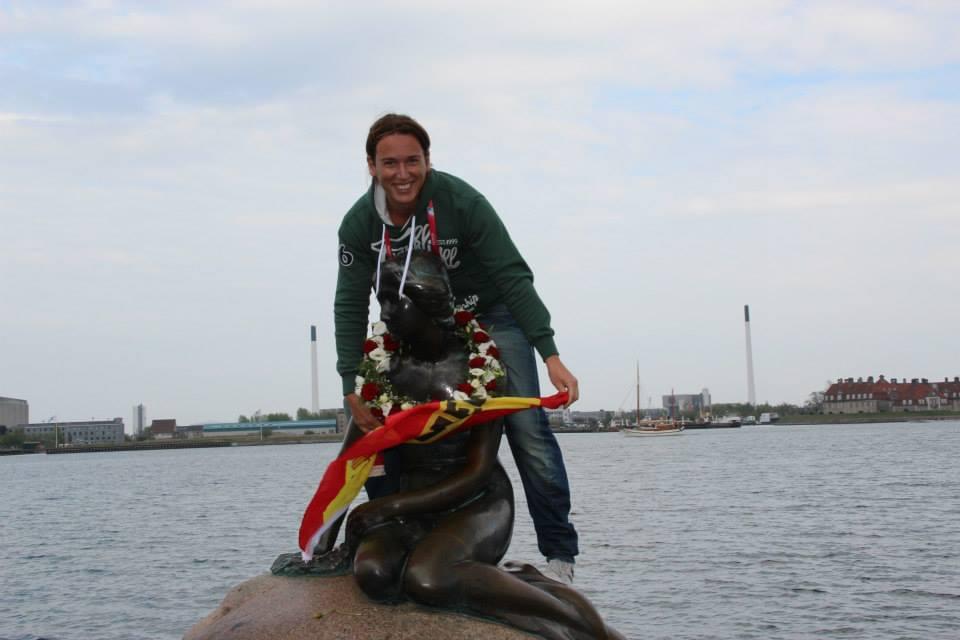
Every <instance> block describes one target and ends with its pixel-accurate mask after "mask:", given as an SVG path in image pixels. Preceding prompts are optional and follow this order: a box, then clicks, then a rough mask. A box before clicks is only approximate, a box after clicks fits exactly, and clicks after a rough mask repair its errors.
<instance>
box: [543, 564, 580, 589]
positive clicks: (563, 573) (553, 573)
mask: <svg viewBox="0 0 960 640" xmlns="http://www.w3.org/2000/svg"><path fill="white" fill-rule="evenodd" d="M543 575H545V576H547V577H548V578H553V579H554V580H557V581H558V582H562V583H563V584H573V563H572V562H567V561H565V560H560V559H558V558H551V559H550V560H547V568H546V570H545V571H544V572H543Z"/></svg>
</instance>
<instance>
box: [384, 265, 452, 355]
mask: <svg viewBox="0 0 960 640" xmlns="http://www.w3.org/2000/svg"><path fill="white" fill-rule="evenodd" d="M405 260H406V257H405V256H403V257H393V258H388V259H387V260H385V261H384V262H383V264H382V265H381V266H380V291H379V293H378V294H377V299H378V300H379V301H380V319H381V320H383V321H384V322H386V323H387V328H388V329H389V330H390V333H392V334H394V335H396V336H398V337H401V338H402V337H404V336H409V335H413V334H415V333H417V329H418V328H419V327H420V326H421V325H422V324H423V323H425V322H432V323H433V324H436V325H440V326H442V327H452V326H453V291H452V288H451V286H450V278H449V277H448V276H447V270H446V268H445V267H444V265H443V261H442V260H441V259H440V257H439V256H436V255H434V254H432V253H427V252H425V251H417V252H415V253H414V254H413V255H412V256H411V257H410V267H409V269H408V270H407V279H406V282H405V283H404V285H403V295H402V296H401V295H400V280H401V279H402V278H403V266H404V262H405Z"/></svg>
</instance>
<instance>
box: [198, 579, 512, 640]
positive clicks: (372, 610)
mask: <svg viewBox="0 0 960 640" xmlns="http://www.w3.org/2000/svg"><path fill="white" fill-rule="evenodd" d="M530 637H531V636H529V635H528V634H526V633H523V632H522V631H517V630H515V629H511V628H508V627H505V626H503V625H499V624H497V623H495V622H487V621H484V620H480V619H477V618H472V617H468V616H461V615H457V614H455V613H448V612H443V611H436V610H429V609H425V608H423V607H418V606H416V605H414V604H412V603H406V604H402V605H398V606H390V605H380V604H375V603H373V602H371V601H370V600H368V599H367V597H366V596H365V595H364V594H363V593H362V592H361V591H360V589H359V588H358V587H357V585H356V583H355V582H354V580H353V577H352V576H340V577H331V578H287V577H277V576H272V575H262V576H258V577H256V578H253V579H252V580H248V581H246V582H244V583H243V584H241V585H239V586H237V587H234V588H233V589H232V590H231V591H230V593H228V594H227V596H226V597H225V598H224V599H223V602H222V603H220V606H219V607H217V609H216V610H214V611H213V612H212V613H211V614H210V615H208V616H207V617H206V618H204V619H203V620H201V621H200V622H198V623H197V624H196V625H194V626H193V628H191V629H190V630H189V631H188V632H187V634H186V635H185V636H184V640H225V639H228V638H229V640H358V639H363V640H414V639H415V640H435V639H436V640H440V639H443V640H474V639H477V640H523V639H529V638H530Z"/></svg>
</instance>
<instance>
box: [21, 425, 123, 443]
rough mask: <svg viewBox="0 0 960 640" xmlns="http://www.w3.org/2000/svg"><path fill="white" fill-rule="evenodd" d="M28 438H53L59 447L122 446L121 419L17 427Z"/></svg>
mask: <svg viewBox="0 0 960 640" xmlns="http://www.w3.org/2000/svg"><path fill="white" fill-rule="evenodd" d="M18 430H21V431H23V434H24V435H25V436H27V437H28V438H31V437H34V438H36V437H39V436H54V437H55V438H56V439H57V441H58V442H59V443H60V444H61V445H66V446H70V445H98V444H123V442H124V439H123V418H114V419H113V420H84V421H82V422H40V423H35V424H25V425H23V426H21V427H18Z"/></svg>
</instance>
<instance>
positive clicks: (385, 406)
mask: <svg viewBox="0 0 960 640" xmlns="http://www.w3.org/2000/svg"><path fill="white" fill-rule="evenodd" d="M391 409H393V403H392V402H386V403H384V404H382V405H380V411H383V415H385V416H388V415H390V410H391Z"/></svg>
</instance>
